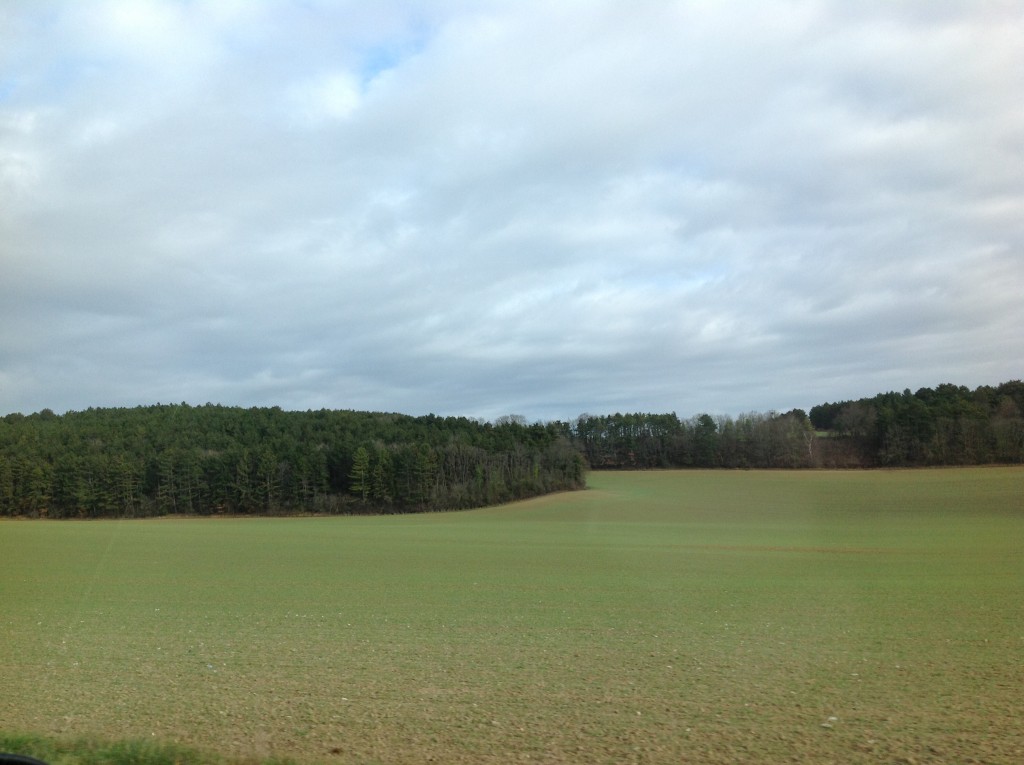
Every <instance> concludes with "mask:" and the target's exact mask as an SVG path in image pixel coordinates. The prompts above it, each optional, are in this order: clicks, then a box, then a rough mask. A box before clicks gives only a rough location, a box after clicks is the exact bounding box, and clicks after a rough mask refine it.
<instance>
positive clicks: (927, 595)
mask: <svg viewBox="0 0 1024 765" xmlns="http://www.w3.org/2000/svg"><path fill="white" fill-rule="evenodd" d="M589 483H590V486H591V488H590V489H589V490H587V491H583V492H576V493H572V494H563V495H559V496H553V497H547V498H543V499H539V500H535V501H530V502H524V503H521V504H516V505H511V506H504V507H500V508H491V509H486V510H478V511H470V512H461V513H449V514H435V515H419V516H390V517H347V518H297V519H251V520H248V519H241V520H180V519H169V520H148V521H93V522H72V521H64V522H30V521H8V522H4V523H0V677H2V693H0V730H3V731H7V732H27V733H33V734H39V735H43V736H54V737H58V738H74V737H79V736H91V737H98V738H101V739H108V740H124V739H133V740H136V741H139V740H143V741H153V742H174V743H176V744H180V745H186V746H190V747H196V748H198V749H199V750H201V751H205V752H209V753H211V754H213V753H216V754H218V755H220V756H225V757H230V758H239V759H262V758H269V757H284V758H294V759H296V760H299V761H303V762H306V761H310V762H325V763H373V762H377V763H412V762H416V763H422V762H446V763H470V762H472V763H507V762H515V761H524V762H525V761H538V762H548V763H559V762H581V763H582V762H586V763H600V762H607V763H627V762H648V763H679V762H704V763H726V762H751V763H754V762H756V763H781V762H793V761H799V762H818V763H822V762H830V761H831V762H841V763H861V762H863V763H877V762H884V763H896V762H905V763H910V762H916V763H929V762H935V763H952V762H956V763H969V762H978V763H981V762H984V763H1007V764H1009V763H1019V762H1024V726H1022V725H1021V723H1020V710H1021V704H1022V700H1024V469H1019V468H986V469H950V470H920V471H892V472H757V471H752V472H703V471H694V472H649V473H594V474H592V475H591V476H590V480H589Z"/></svg>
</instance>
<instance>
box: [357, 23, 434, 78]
mask: <svg viewBox="0 0 1024 765" xmlns="http://www.w3.org/2000/svg"><path fill="white" fill-rule="evenodd" d="M429 38H430V30H429V29H428V28H427V26H426V25H416V26H415V27H414V28H413V29H412V30H410V33H409V34H408V35H404V36H403V37H401V38H399V39H394V40H387V41H384V42H381V43H378V44H377V45H373V46H371V47H369V48H367V49H366V50H365V51H363V54H362V57H361V58H362V61H361V65H360V68H359V84H360V85H361V86H362V87H364V88H365V87H366V86H367V85H368V84H369V83H370V82H372V81H373V80H374V79H376V78H377V77H379V76H380V75H381V74H382V73H384V72H386V71H388V70H390V69H395V68H396V67H398V66H399V65H400V64H401V63H402V62H403V61H405V60H406V59H409V58H411V57H413V56H415V55H417V54H418V53H420V52H422V51H423V49H424V48H426V47H427V43H428V41H429Z"/></svg>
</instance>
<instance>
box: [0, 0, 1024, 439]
mask: <svg viewBox="0 0 1024 765" xmlns="http://www.w3.org/2000/svg"><path fill="white" fill-rule="evenodd" d="M1022 376H1024V4H1022V3H1020V2H1016V1H1008V2H986V1H985V0H963V2H956V0H949V1H946V0H919V1H917V2H888V1H886V2H881V0H879V2H864V3H862V2H856V3H851V2H849V1H848V0H835V1H834V2H828V1H826V0H821V1H815V0H811V1H808V2H798V1H793V2H789V1H786V0H778V1H775V2H769V3H765V2H753V1H751V2H711V1H710V0H708V1H707V2H698V1H697V0H692V1H688V2H686V1H684V2H668V1H666V2H660V1H654V0H652V1H651V2H642V1H641V2H638V1H636V0H622V1H621V2H602V1H601V0H578V1H570V0H565V1H560V0H525V1H524V0H514V1H513V0H509V1H507V2H469V1H466V2H441V1H437V2H434V1H430V0H423V1H422V2H415V1H413V0H409V1H408V2H399V1H397V0H396V1H395V2H388V1H386V0H384V1H380V0H374V1H373V2H364V1H363V0H360V1H359V2H355V1H353V2H327V1H326V0H325V1H319V0H304V1H303V2H298V1H296V2H251V1H250V0H237V1H235V2H213V1H211V2H198V1H192V2H186V1H184V0H182V1H179V2H170V1H168V2H156V1H149V0H125V1H124V2H91V1H89V0H85V1H83V2H40V1H39V0H24V1H19V0H4V1H3V2H2V3H0V414H3V413H8V412H16V411H20V412H23V413H29V412H33V411H38V410H40V409H42V408H44V407H46V408H51V409H53V410H54V411H57V412H64V411H67V410H69V409H84V408H87V407H90V406H134V405H137V404H149V403H155V402H163V403H176V402H181V401H186V402H188V403H190V404H203V403H206V402H213V403H222V404H225V405H241V406H264V405H266V406H273V405H278V406H281V407H283V408H285V409H319V408H332V409H360V410H374V411H380V410H383V411H398V412H404V413H408V414H415V415H419V414H426V413H429V412H433V413H437V414H445V415H466V416H472V417H484V418H487V419H492V418H494V417H497V416H499V415H503V414H509V413H516V414H522V415H524V416H525V417H527V418H528V419H530V420H536V419H544V420H547V419H571V418H574V417H576V416H577V415H579V414H580V413H583V412H590V413H612V412H616V411H655V412H667V411H675V412H677V413H678V414H679V415H680V416H681V417H689V416H692V415H694V414H697V413H701V412H709V413H713V414H733V415H735V414H739V413H743V412H748V411H768V410H772V409H776V410H782V411H784V410H788V409H790V408H793V407H801V408H805V409H809V408H810V407H811V406H813V405H814V404H818V403H823V402H825V401H834V400H840V399H847V398H859V397H862V396H871V395H874V394H875V393H878V392H882V391H888V390H903V389H904V388H910V389H911V390H916V389H917V388H920V387H923V386H928V387H933V386H935V385H937V384H939V383H943V382H953V383H956V384H963V385H968V386H970V387H972V388H973V387H975V386H977V385H982V384H997V383H1000V382H1003V381H1006V380H1010V379H1019V378H1021V377H1022Z"/></svg>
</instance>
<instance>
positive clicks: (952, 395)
mask: <svg viewBox="0 0 1024 765" xmlns="http://www.w3.org/2000/svg"><path fill="white" fill-rule="evenodd" d="M810 419H811V423H812V425H813V426H814V427H815V428H816V429H817V430H819V431H823V432H825V433H827V434H828V435H829V436H830V437H829V438H828V439H827V440H826V439H822V446H823V447H824V448H823V449H822V453H823V455H824V456H825V457H827V458H828V459H831V460H833V461H834V462H836V463H838V464H846V463H850V462H852V463H855V464H862V465H867V466H893V467H896V466H915V465H981V464H988V463H1021V462H1024V382H1021V381H1020V380H1011V381H1010V382H1005V383H1002V384H1001V385H998V386H996V387H992V386H989V385H983V386H981V387H978V388H976V389H975V390H973V391H972V390H970V389H968V388H966V387H964V386H962V385H960V386H958V385H949V384H946V385H939V386H938V387H936V388H935V389H932V388H921V389H920V390H918V391H917V392H916V393H911V392H910V391H909V390H905V391H903V392H902V393H880V394H878V395H877V396H874V397H873V398H862V399H859V400H857V401H840V402H837V403H829V404H819V405H818V406H815V407H812V408H811V412H810Z"/></svg>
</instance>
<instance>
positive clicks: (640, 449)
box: [570, 380, 1024, 469]
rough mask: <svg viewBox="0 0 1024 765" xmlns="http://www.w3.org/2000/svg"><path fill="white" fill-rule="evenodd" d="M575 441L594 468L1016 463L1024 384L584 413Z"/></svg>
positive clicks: (1022, 457)
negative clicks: (769, 408) (781, 405)
mask: <svg viewBox="0 0 1024 765" xmlns="http://www.w3.org/2000/svg"><path fill="white" fill-rule="evenodd" d="M570 438H571V440H572V441H573V443H575V444H576V445H577V447H578V448H580V450H581V451H582V452H583V454H584V456H585V457H586V459H587V462H588V464H589V465H590V466H591V467H592V468H595V469H602V468H614V469H631V468H679V467H702V468H718V467H721V468H812V467H844V468H855V467H917V466H929V465H981V464H992V463H1003V464H1019V463H1022V462H1024V383H1022V382H1021V381H1019V380H1013V381H1010V382H1006V383H1002V384H1001V385H998V386H995V387H992V386H981V387H979V388H976V389H975V390H969V389H968V388H966V387H963V386H957V385H950V384H945V385H939V386H938V387H937V388H935V389H932V388H921V389H920V390H918V391H917V392H916V393H911V392H910V391H909V390H905V391H903V392H902V393H895V392H890V393H880V394H878V395H876V396H874V397H872V398H864V399H859V400H856V401H840V402H836V403H826V404H819V405H817V406H814V407H812V408H811V410H810V413H809V414H808V413H806V412H804V411H803V410H802V409H793V410H791V411H789V412H784V413H779V412H768V413H756V412H752V413H749V414H742V415H739V416H738V417H735V418H734V417H731V416H717V417H713V416H711V415H709V414H701V415H698V416H696V417H692V418H690V419H687V420H681V419H679V418H678V417H677V416H676V415H675V413H671V414H639V413H637V414H613V415H589V414H584V415H581V416H580V417H579V418H578V419H577V420H576V421H575V422H574V423H572V424H571V426H570Z"/></svg>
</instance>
